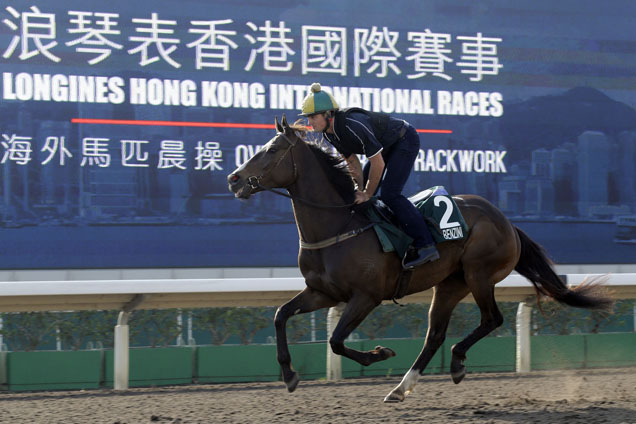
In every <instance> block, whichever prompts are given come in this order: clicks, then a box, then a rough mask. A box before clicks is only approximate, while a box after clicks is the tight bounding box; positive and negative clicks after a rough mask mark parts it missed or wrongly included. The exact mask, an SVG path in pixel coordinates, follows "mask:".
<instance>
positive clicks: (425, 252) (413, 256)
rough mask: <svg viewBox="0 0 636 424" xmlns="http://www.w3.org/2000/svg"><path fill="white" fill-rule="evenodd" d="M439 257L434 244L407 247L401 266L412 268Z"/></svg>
mask: <svg viewBox="0 0 636 424" xmlns="http://www.w3.org/2000/svg"><path fill="white" fill-rule="evenodd" d="M438 259H439V252H438V251H437V248H436V247H435V245H434V244H429V245H427V246H424V247H420V248H419V249H417V250H415V249H409V250H408V251H407V252H406V255H404V258H403V259H402V268H404V269H413V268H415V267H418V266H420V265H424V264H425V263H428V262H433V261H436V260H438Z"/></svg>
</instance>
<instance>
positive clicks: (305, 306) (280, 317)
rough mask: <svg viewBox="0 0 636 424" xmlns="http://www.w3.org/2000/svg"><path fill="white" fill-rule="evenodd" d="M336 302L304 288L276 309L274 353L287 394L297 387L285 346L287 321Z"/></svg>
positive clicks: (295, 374) (295, 376) (296, 378)
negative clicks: (294, 316)
mask: <svg viewBox="0 0 636 424" xmlns="http://www.w3.org/2000/svg"><path fill="white" fill-rule="evenodd" d="M337 304H338V302H336V301H334V300H333V299H331V298H330V297H327V296H325V295H324V294H322V293H320V292H317V291H315V290H312V289H310V288H308V287H306V288H305V289H304V290H303V291H301V292H300V293H298V294H297V295H296V296H295V297H294V298H293V299H292V300H290V301H289V302H287V303H285V304H284V305H283V306H281V307H280V308H278V310H277V311H276V315H275V317H274V327H275V328H276V352H277V355H276V357H277V359H278V363H279V364H280V367H281V370H282V372H283V381H284V382H285V385H286V386H287V390H289V392H290V393H291V392H293V391H294V390H295V389H296V386H297V385H298V381H299V379H298V373H297V372H296V371H294V369H293V368H292V366H291V355H290V354H289V348H288V346H287V331H286V328H285V326H286V324H287V320H288V319H289V318H290V317H291V316H293V315H297V314H304V313H307V312H312V311H315V310H318V309H322V308H328V307H330V306H335V305H337Z"/></svg>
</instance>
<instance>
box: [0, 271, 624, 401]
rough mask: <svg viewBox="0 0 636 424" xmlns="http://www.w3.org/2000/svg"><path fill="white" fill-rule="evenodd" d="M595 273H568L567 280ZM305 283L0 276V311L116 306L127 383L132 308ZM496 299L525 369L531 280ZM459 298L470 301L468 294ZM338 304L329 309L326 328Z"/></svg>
mask: <svg viewBox="0 0 636 424" xmlns="http://www.w3.org/2000/svg"><path fill="white" fill-rule="evenodd" d="M595 276H599V274H596V275H593V274H567V275H565V276H563V277H564V278H565V279H566V281H567V282H568V284H569V285H577V284H579V283H581V282H582V281H583V280H584V279H585V278H588V277H595ZM607 285H608V286H609V287H610V288H611V290H612V291H613V295H614V297H615V298H617V299H632V298H636V274H612V275H608V276H607ZM304 287H305V284H304V280H303V279H302V278H299V277H287V278H211V279H183V278H169V279H128V280H74V281H68V280H65V281H0V312H33V311H79V310H113V309H116V310H119V311H120V313H119V318H118V320H117V325H116V326H115V331H114V334H115V335H114V362H115V364H114V368H115V375H114V387H115V389H116V390H121V389H127V388H128V376H129V362H128V354H129V352H128V345H129V339H128V337H129V336H128V335H129V328H128V318H129V316H130V313H131V312H132V311H133V310H135V309H170V308H202V307H236V306H279V305H282V304H283V303H285V302H287V301H288V300H289V299H291V298H292V297H293V296H295V295H296V294H297V293H298V292H299V291H300V290H302V289H303V288H304ZM431 297H432V290H427V291H425V292H422V293H417V294H414V295H411V296H407V297H405V298H404V299H401V302H402V303H430V301H431ZM495 298H496V299H497V301H500V302H501V301H507V302H511V301H513V302H520V303H519V309H518V313H517V360H516V364H517V366H516V369H517V371H518V372H527V371H529V370H530V328H531V325H530V316H531V314H530V312H531V308H532V304H534V303H535V291H534V288H533V286H532V285H531V284H530V283H529V282H528V281H527V280H526V279H525V278H523V277H522V276H520V275H511V276H509V277H508V278H506V279H505V280H504V281H502V282H501V283H499V284H497V286H496V287H495ZM463 301H464V302H471V301H473V299H472V297H471V296H470V295H469V296H467V297H466V298H465V299H464V300H463ZM339 313H340V310H339V308H337V307H336V308H332V310H330V311H329V319H328V329H327V331H328V332H329V334H331V331H333V327H334V326H335V323H336V322H337V318H338V316H339ZM327 350H328V352H327V355H328V360H327V364H328V369H327V376H328V377H329V378H330V379H339V378H341V372H340V369H341V365H340V356H337V355H333V354H332V353H331V351H330V349H329V348H328V349H327Z"/></svg>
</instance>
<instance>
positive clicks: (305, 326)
mask: <svg viewBox="0 0 636 424" xmlns="http://www.w3.org/2000/svg"><path fill="white" fill-rule="evenodd" d="M310 332H311V314H302V315H294V316H292V317H291V318H289V320H287V341H288V342H289V343H296V342H299V341H301V340H302V339H303V338H304V337H305V336H307V335H308V334H309V333H310Z"/></svg>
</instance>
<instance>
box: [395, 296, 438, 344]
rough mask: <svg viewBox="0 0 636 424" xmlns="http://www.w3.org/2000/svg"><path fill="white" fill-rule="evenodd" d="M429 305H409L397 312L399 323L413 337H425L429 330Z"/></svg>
mask: <svg viewBox="0 0 636 424" xmlns="http://www.w3.org/2000/svg"><path fill="white" fill-rule="evenodd" d="M430 307H431V305H429V304H423V303H408V304H406V305H404V307H402V308H400V309H399V310H398V311H397V314H396V315H397V322H398V323H399V324H400V325H402V326H403V327H404V328H406V330H407V331H408V332H409V334H410V335H411V337H414V338H418V337H424V336H425V335H426V331H427V328H428V310H429V308H430Z"/></svg>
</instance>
